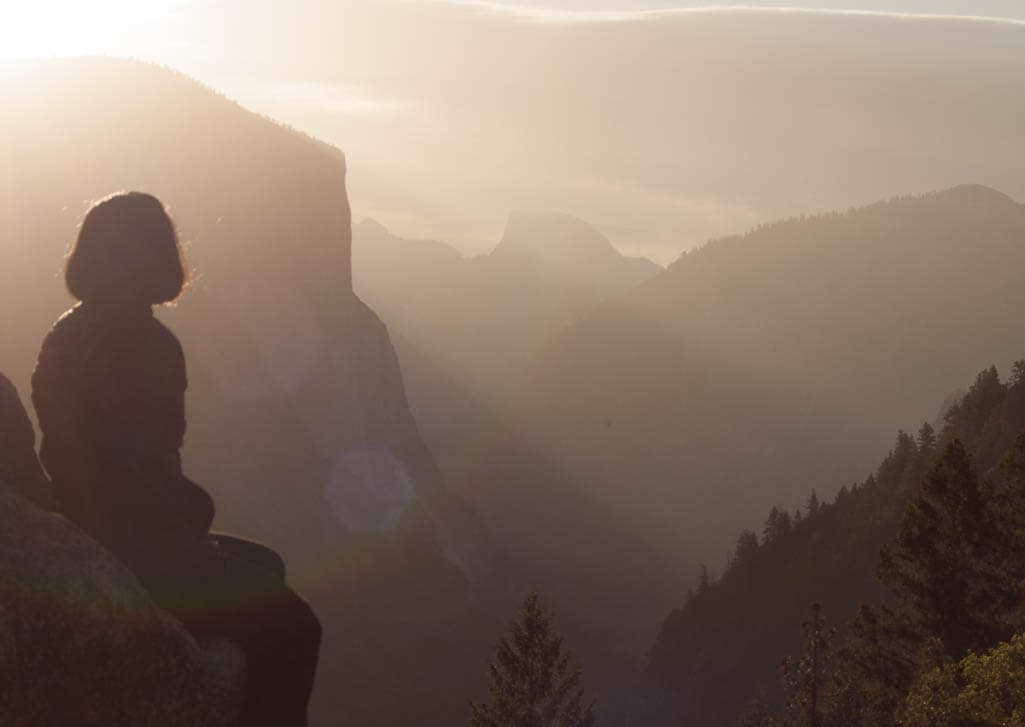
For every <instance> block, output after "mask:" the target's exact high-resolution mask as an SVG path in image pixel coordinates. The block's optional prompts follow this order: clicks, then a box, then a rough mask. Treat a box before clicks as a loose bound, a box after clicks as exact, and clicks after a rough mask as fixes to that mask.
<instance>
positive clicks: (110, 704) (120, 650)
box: [0, 375, 245, 727]
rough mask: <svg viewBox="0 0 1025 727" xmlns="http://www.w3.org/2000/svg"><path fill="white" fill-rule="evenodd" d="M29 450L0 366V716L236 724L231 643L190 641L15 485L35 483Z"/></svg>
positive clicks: (112, 563)
mask: <svg viewBox="0 0 1025 727" xmlns="http://www.w3.org/2000/svg"><path fill="white" fill-rule="evenodd" d="M34 459H35V458H34V455H33V454H32V430H31V427H30V426H29V424H28V417H27V415H26V413H25V410H24V408H23V407H22V406H21V403H20V402H19V401H18V397H17V394H16V393H15V392H14V388H13V387H12V386H11V385H10V382H8V381H7V379H6V378H4V377H3V376H2V375H0V604H2V605H0V643H2V644H3V648H2V649H0V724H10V725H20V724H25V725H72V724H74V725H97V726H99V725H118V724H130V725H133V726H134V725H137V726H139V727H143V726H147V727H148V726H150V725H152V726H153V727H178V726H180V727H191V726H193V725H210V726H212V727H219V726H222V725H223V726H224V727H228V726H229V725H234V724H236V723H237V719H236V715H237V714H238V708H239V705H240V700H241V694H242V685H243V680H244V673H245V660H244V656H243V655H242V652H241V650H240V649H238V648H237V647H235V646H233V645H231V644H229V643H227V642H224V641H214V642H211V643H210V644H206V645H203V646H201V645H199V644H197V643H196V641H195V640H193V638H192V637H191V636H190V635H189V634H188V633H187V632H186V630H185V629H184V628H183V627H182V626H181V625H180V624H179V623H178V622H177V621H175V620H174V619H172V618H171V617H170V616H168V615H167V614H165V613H163V612H162V611H160V610H159V609H158V608H157V607H156V606H155V605H154V604H153V603H152V601H151V600H150V599H149V596H148V595H147V594H146V592H145V591H144V590H143V588H142V586H141V585H140V584H139V582H138V581H137V580H136V578H135V576H133V575H132V573H131V572H130V571H129V570H128V569H127V568H125V567H124V566H123V565H121V563H119V562H118V561H117V560H116V559H115V558H114V557H113V556H112V555H111V554H110V553H109V552H108V551H107V550H105V549H104V548H103V547H102V546H100V545H99V544H98V543H96V542H95V541H94V540H92V539H91V538H89V537H88V536H87V535H85V534H84V533H83V532H82V531H81V530H79V529H78V528H76V527H75V526H74V525H72V524H71V523H69V522H68V521H66V520H65V519H64V518H62V517H60V516H58V515H54V514H52V513H49V512H46V511H44V510H42V509H40V508H39V507H37V506H35V505H33V504H32V503H31V502H29V500H27V499H26V498H25V497H23V496H22V495H21V494H19V493H18V491H25V492H32V493H35V492H38V490H37V489H36V488H37V486H38V483H36V482H30V483H26V482H24V481H23V480H22V479H20V478H23V477H24V476H25V475H26V473H27V475H28V476H29V477H33V476H34V474H33V473H34V472H38V463H34ZM26 463H27V464H28V467H27V469H26V468H25V465H26ZM32 465H34V467H33V466H32ZM15 478H19V479H18V480H17V481H15Z"/></svg>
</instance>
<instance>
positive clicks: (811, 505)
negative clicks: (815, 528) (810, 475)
mask: <svg viewBox="0 0 1025 727" xmlns="http://www.w3.org/2000/svg"><path fill="white" fill-rule="evenodd" d="M821 509H822V503H821V502H820V501H819V495H818V493H817V492H815V490H812V491H811V494H810V495H808V504H807V505H806V506H805V510H806V511H807V513H808V517H815V516H816V515H818V514H819V510H821Z"/></svg>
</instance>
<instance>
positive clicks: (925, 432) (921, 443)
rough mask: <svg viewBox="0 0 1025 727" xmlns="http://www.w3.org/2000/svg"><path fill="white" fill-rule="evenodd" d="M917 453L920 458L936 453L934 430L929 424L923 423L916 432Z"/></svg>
mask: <svg viewBox="0 0 1025 727" xmlns="http://www.w3.org/2000/svg"><path fill="white" fill-rule="evenodd" d="M917 444H918V451H919V453H920V454H921V455H922V456H925V455H926V454H928V455H930V456H931V455H932V454H933V453H934V452H935V451H936V430H935V429H933V426H932V425H931V424H929V422H925V423H924V424H923V425H922V427H921V429H919V430H918V438H917Z"/></svg>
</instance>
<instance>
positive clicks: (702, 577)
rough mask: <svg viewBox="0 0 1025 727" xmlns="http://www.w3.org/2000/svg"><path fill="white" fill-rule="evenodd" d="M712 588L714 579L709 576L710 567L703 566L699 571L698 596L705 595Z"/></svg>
mask: <svg viewBox="0 0 1025 727" xmlns="http://www.w3.org/2000/svg"><path fill="white" fill-rule="evenodd" d="M711 587H712V577H711V576H710V575H709V574H708V566H706V565H702V566H701V568H699V569H698V595H699V596H703V595H705V594H706V593H707V592H708V589H709V588H711Z"/></svg>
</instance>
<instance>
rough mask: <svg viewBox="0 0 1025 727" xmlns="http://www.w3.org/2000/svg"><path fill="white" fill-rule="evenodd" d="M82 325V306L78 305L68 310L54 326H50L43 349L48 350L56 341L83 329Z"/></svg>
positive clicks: (44, 339)
mask: <svg viewBox="0 0 1025 727" xmlns="http://www.w3.org/2000/svg"><path fill="white" fill-rule="evenodd" d="M81 323H82V306H81V304H78V305H76V306H74V307H72V308H69V309H68V310H66V311H64V312H63V313H61V314H60V316H58V317H57V320H56V321H54V324H53V325H52V326H50V330H49V331H47V332H46V336H45V337H44V338H43V348H44V349H46V348H48V347H49V346H51V345H52V344H53V343H54V342H55V341H59V340H61V339H62V338H64V337H66V336H68V335H70V334H71V333H72V332H73V331H75V330H76V329H78V328H80V327H81Z"/></svg>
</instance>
